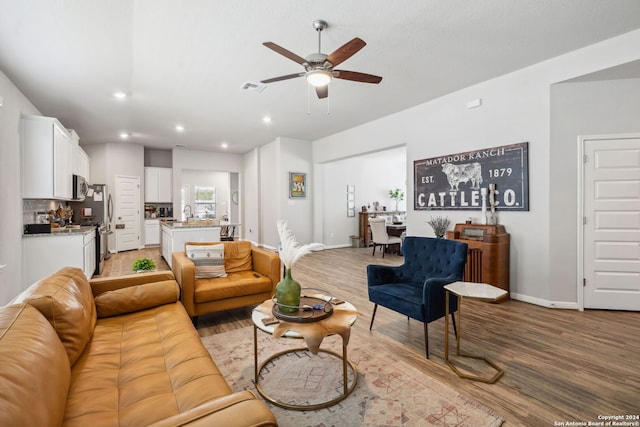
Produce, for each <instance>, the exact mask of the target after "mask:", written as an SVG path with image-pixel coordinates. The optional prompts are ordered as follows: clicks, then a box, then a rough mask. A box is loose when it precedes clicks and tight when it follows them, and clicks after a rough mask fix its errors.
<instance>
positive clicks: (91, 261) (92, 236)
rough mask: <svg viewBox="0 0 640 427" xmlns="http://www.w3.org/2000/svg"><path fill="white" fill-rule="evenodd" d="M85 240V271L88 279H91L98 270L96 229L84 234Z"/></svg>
mask: <svg viewBox="0 0 640 427" xmlns="http://www.w3.org/2000/svg"><path fill="white" fill-rule="evenodd" d="M83 242H84V263H83V271H84V275H85V276H87V279H91V276H93V273H95V271H96V250H97V249H96V231H95V230H93V231H92V232H91V233H87V234H85V235H84V236H83Z"/></svg>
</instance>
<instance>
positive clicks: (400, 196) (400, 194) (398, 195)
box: [389, 188, 404, 211]
mask: <svg viewBox="0 0 640 427" xmlns="http://www.w3.org/2000/svg"><path fill="white" fill-rule="evenodd" d="M389 198H390V199H391V200H395V201H396V211H397V210H398V202H400V201H402V200H404V191H402V190H401V189H399V188H396V189H395V190H389Z"/></svg>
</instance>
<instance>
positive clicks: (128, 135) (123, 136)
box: [120, 132, 131, 139]
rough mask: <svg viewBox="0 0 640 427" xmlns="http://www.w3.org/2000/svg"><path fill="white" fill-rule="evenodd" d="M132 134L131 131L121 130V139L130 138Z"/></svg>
mask: <svg viewBox="0 0 640 427" xmlns="http://www.w3.org/2000/svg"><path fill="white" fill-rule="evenodd" d="M130 136H131V134H130V133H127V132H120V139H129V137H130Z"/></svg>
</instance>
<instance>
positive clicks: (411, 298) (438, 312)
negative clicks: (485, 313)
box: [367, 236, 467, 359]
mask: <svg viewBox="0 0 640 427" xmlns="http://www.w3.org/2000/svg"><path fill="white" fill-rule="evenodd" d="M402 253H403V255H404V264H402V265H399V266H387V265H373V264H371V265H368V266H367V288H368V291H369V301H371V302H373V303H374V304H375V306H374V307H373V315H372V316H371V324H370V325H369V330H371V329H372V328H373V319H375V317H376V311H377V310H378V305H381V306H383V307H387V308H388V309H391V310H393V311H395V312H397V313H400V314H404V315H405V316H407V317H408V318H412V319H415V320H418V321H420V322H423V323H424V345H425V353H426V355H427V359H428V358H429V333H428V328H427V324H428V323H429V322H432V321H434V320H437V319H440V318H441V317H444V315H445V313H446V311H445V289H444V286H445V285H447V284H449V283H452V282H456V281H459V280H462V277H463V274H464V265H465V263H466V262H467V244H466V243H463V242H459V241H456V240H447V239H433V238H429V237H417V236H408V237H406V238H405V239H404V242H403V244H402ZM457 302H458V300H457V297H456V296H455V295H451V298H450V299H449V312H450V313H451V319H452V321H453V330H454V332H455V333H456V336H457V328H456V323H455V318H454V317H453V313H454V312H456V311H457V309H458V304H457Z"/></svg>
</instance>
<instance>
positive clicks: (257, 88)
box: [242, 82, 267, 93]
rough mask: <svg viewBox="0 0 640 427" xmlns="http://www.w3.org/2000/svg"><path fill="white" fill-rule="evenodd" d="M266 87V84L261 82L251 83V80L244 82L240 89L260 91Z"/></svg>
mask: <svg viewBox="0 0 640 427" xmlns="http://www.w3.org/2000/svg"><path fill="white" fill-rule="evenodd" d="M266 87H267V85H264V84H261V83H252V82H246V83H244V84H243V85H242V90H248V91H250V92H258V93H260V92H262V91H263V90H264V89H265V88H266Z"/></svg>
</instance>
